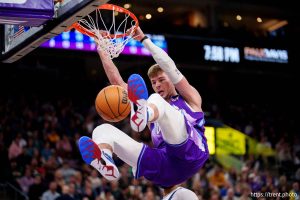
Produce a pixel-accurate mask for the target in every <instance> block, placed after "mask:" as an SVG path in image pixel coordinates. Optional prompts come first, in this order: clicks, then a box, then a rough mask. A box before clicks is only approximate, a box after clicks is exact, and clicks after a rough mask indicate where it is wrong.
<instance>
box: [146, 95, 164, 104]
mask: <svg viewBox="0 0 300 200" xmlns="http://www.w3.org/2000/svg"><path fill="white" fill-rule="evenodd" d="M158 101H165V100H164V99H163V98H162V97H161V96H160V95H159V94H157V93H153V94H151V95H150V97H149V98H148V102H150V103H152V102H158Z"/></svg>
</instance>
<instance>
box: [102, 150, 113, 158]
mask: <svg viewBox="0 0 300 200" xmlns="http://www.w3.org/2000/svg"><path fill="white" fill-rule="evenodd" d="M102 151H103V152H104V153H106V154H107V155H109V156H110V157H112V152H111V150H109V149H103V150H102Z"/></svg>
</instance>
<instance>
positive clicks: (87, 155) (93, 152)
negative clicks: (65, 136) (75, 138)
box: [78, 136, 101, 164]
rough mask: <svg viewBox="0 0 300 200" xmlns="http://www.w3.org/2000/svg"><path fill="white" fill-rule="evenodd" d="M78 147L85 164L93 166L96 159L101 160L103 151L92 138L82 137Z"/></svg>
mask: <svg viewBox="0 0 300 200" xmlns="http://www.w3.org/2000/svg"><path fill="white" fill-rule="evenodd" d="M78 146H79V150H80V153H81V156H82V159H83V160H84V162H85V163H87V164H91V162H92V161H93V160H95V159H98V160H101V151H100V149H99V147H98V146H97V144H96V143H95V142H94V141H93V140H92V139H91V138H89V137H87V136H82V137H81V138H80V139H79V142H78Z"/></svg>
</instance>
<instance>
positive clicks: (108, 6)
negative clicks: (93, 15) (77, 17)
mask: <svg viewBox="0 0 300 200" xmlns="http://www.w3.org/2000/svg"><path fill="white" fill-rule="evenodd" d="M97 9H104V10H112V11H117V12H120V13H125V14H127V15H129V16H130V17H131V18H132V19H133V20H134V21H135V27H134V29H133V32H135V31H136V29H137V28H138V27H139V21H138V19H137V17H136V16H135V15H134V14H133V13H132V12H130V11H129V10H127V9H125V8H122V7H120V6H116V5H113V4H103V5H101V6H99V7H98V8H97ZM72 28H74V29H76V30H77V31H79V32H80V33H82V34H85V35H88V36H90V37H94V38H95V37H96V35H95V34H94V33H93V32H92V31H90V30H89V29H87V28H85V27H83V26H81V25H80V24H79V23H78V22H75V23H74V24H73V25H72V26H71V27H70V29H72ZM127 35H128V34H126V33H123V34H110V35H109V36H110V37H111V38H121V37H125V36H127Z"/></svg>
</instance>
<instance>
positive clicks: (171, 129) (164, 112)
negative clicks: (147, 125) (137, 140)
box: [147, 93, 188, 144]
mask: <svg viewBox="0 0 300 200" xmlns="http://www.w3.org/2000/svg"><path fill="white" fill-rule="evenodd" d="M147 104H148V112H149V111H150V112H153V117H152V119H149V121H150V122H158V124H159V127H160V128H161V130H162V134H163V138H164V140H165V141H166V142H167V143H169V144H181V143H183V142H184V141H185V140H186V139H187V137H188V134H187V129H186V124H185V119H184V115H183V114H182V113H181V112H180V111H179V110H176V109H175V108H174V107H173V106H171V105H170V104H169V103H168V102H167V101H166V100H164V99H163V98H162V97H161V96H160V95H159V94H156V93H155V94H152V95H151V96H150V97H149V98H148V100H147ZM151 109H152V110H151Z"/></svg>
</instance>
